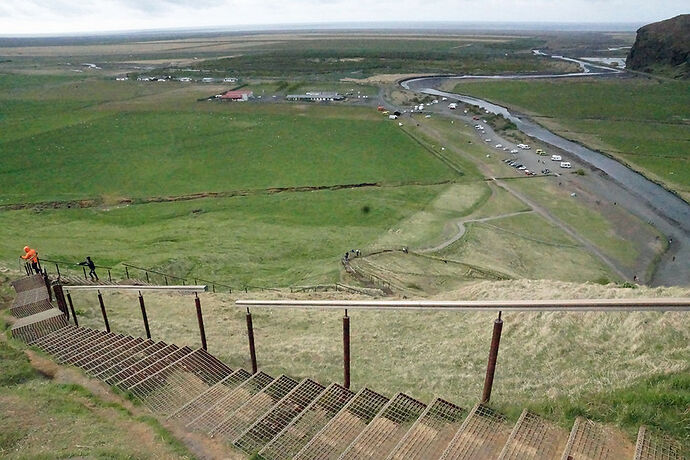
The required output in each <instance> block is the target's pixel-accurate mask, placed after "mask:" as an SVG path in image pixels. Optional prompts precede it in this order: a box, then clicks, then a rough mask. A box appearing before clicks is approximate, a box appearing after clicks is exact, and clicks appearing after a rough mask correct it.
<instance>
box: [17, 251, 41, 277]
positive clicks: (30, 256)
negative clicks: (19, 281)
mask: <svg viewBox="0 0 690 460" xmlns="http://www.w3.org/2000/svg"><path fill="white" fill-rule="evenodd" d="M24 252H25V253H26V254H24V255H23V256H19V257H21V258H22V259H24V260H26V261H29V262H31V268H32V269H33V271H34V273H41V268H40V267H39V264H38V251H36V250H35V249H31V248H30V247H29V246H24Z"/></svg>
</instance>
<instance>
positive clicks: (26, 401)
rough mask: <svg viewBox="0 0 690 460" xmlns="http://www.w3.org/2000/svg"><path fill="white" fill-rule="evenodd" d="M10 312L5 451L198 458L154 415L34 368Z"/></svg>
mask: <svg viewBox="0 0 690 460" xmlns="http://www.w3.org/2000/svg"><path fill="white" fill-rule="evenodd" d="M4 315H5V312H4V311H0V320H1V321H2V331H1V333H2V334H3V337H2V338H0V414H2V417H0V457H2V458H3V459H27V458H109V459H130V458H166V459H180V460H182V459H189V458H194V455H193V454H192V453H191V452H190V451H189V450H187V448H186V447H185V446H184V445H183V444H182V443H181V442H180V441H179V440H177V439H175V438H174V437H173V436H172V435H171V434H170V432H168V431H167V430H166V429H165V428H164V427H163V426H162V425H160V424H159V422H158V421H156V420H155V419H154V418H152V417H150V416H147V415H142V414H140V413H133V412H132V411H131V410H130V409H127V408H125V407H124V406H123V405H121V404H120V403H118V402H116V401H114V400H113V397H112V396H110V397H109V400H108V399H103V398H101V397H100V396H98V395H95V394H94V393H93V392H92V391H91V390H89V389H87V388H85V387H84V386H82V385H80V384H75V383H70V382H68V381H65V380H63V381H59V379H56V380H54V379H52V378H51V377H54V375H53V376H47V375H46V374H45V373H40V372H38V371H37V370H36V369H34V368H33V367H32V366H31V364H30V363H29V359H28V358H27V356H26V355H25V354H24V351H22V346H21V345H20V344H18V343H14V342H13V341H11V340H10V341H8V339H7V338H6V337H4V334H6V333H7V332H6V331H5V316H4ZM43 372H45V370H44V371H43ZM133 439H136V441H137V442H131V441H132V440H133Z"/></svg>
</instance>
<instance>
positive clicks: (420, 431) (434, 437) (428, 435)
mask: <svg viewBox="0 0 690 460" xmlns="http://www.w3.org/2000/svg"><path fill="white" fill-rule="evenodd" d="M466 415H467V411H466V410H464V409H462V408H460V407H459V406H456V405H455V404H452V403H449V402H448V401H444V400H443V399H440V398H436V399H434V400H433V401H432V402H431V404H429V406H427V408H426V410H425V411H424V413H423V414H422V415H421V416H420V417H419V418H418V419H417V421H416V422H415V424H414V425H412V428H410V430H409V431H408V432H407V433H406V434H405V436H404V437H403V438H402V439H401V440H400V442H399V443H398V445H397V446H395V449H393V451H392V452H391V453H390V454H389V455H388V459H390V460H393V459H395V460H415V459H418V460H426V459H429V458H439V457H440V456H441V455H442V454H443V452H444V451H445V450H446V447H448V444H449V443H450V441H451V440H452V439H453V436H455V433H456V432H457V431H458V429H459V428H460V426H461V425H462V422H463V420H464V419H465V416H466Z"/></svg>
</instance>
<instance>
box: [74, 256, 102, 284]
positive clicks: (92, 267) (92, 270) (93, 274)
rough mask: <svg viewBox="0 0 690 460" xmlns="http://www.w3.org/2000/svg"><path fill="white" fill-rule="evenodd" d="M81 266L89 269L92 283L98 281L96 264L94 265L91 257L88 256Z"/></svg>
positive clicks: (80, 263)
mask: <svg viewBox="0 0 690 460" xmlns="http://www.w3.org/2000/svg"><path fill="white" fill-rule="evenodd" d="M79 265H84V266H86V267H89V276H90V277H91V281H94V280H96V281H98V275H97V274H96V264H94V263H93V260H91V257H88V256H87V257H86V260H85V261H84V262H79Z"/></svg>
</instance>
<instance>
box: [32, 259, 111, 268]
mask: <svg viewBox="0 0 690 460" xmlns="http://www.w3.org/2000/svg"><path fill="white" fill-rule="evenodd" d="M38 260H40V261H43V262H50V263H53V264H62V265H74V266H75V267H82V266H83V265H79V263H77V262H65V261H64V260H51V259H45V258H43V257H40V256H39V257H38ZM94 266H95V267H96V268H104V269H106V270H112V269H113V267H106V266H105V265H96V264H94Z"/></svg>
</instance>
